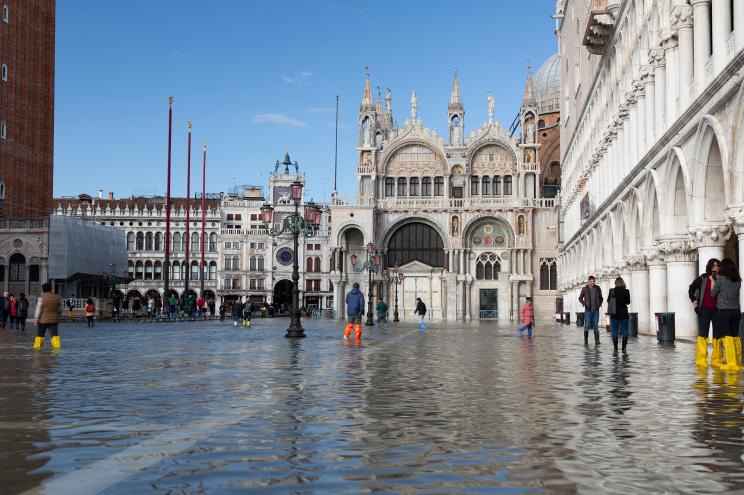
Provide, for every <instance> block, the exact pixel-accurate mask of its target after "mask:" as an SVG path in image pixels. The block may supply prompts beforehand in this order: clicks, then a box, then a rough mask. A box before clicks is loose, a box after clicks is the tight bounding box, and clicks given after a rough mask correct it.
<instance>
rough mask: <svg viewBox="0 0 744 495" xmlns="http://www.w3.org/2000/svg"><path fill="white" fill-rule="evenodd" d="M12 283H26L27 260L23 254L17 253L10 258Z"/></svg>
mask: <svg viewBox="0 0 744 495" xmlns="http://www.w3.org/2000/svg"><path fill="white" fill-rule="evenodd" d="M9 262H10V281H11V282H25V281H26V258H25V257H24V256H23V255H22V254H21V253H15V254H14V255H13V256H11V257H10V260H9Z"/></svg>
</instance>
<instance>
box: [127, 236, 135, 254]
mask: <svg viewBox="0 0 744 495" xmlns="http://www.w3.org/2000/svg"><path fill="white" fill-rule="evenodd" d="M127 251H134V232H129V233H127Z"/></svg>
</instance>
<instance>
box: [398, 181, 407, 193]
mask: <svg viewBox="0 0 744 495" xmlns="http://www.w3.org/2000/svg"><path fill="white" fill-rule="evenodd" d="M405 195H406V179H405V178H404V177H399V178H398V196H405Z"/></svg>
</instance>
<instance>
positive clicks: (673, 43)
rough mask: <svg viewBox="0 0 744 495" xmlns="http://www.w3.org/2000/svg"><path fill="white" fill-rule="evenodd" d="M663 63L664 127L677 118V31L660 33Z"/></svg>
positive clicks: (678, 82) (678, 83)
mask: <svg viewBox="0 0 744 495" xmlns="http://www.w3.org/2000/svg"><path fill="white" fill-rule="evenodd" d="M662 39H663V41H662V45H663V47H664V65H666V84H665V85H664V87H665V88H666V105H664V112H665V118H664V122H665V123H666V128H668V127H669V126H671V125H672V123H673V122H674V121H675V120H676V118H677V96H678V95H679V85H680V81H679V70H678V69H677V33H675V32H673V31H668V32H666V33H663V34H662Z"/></svg>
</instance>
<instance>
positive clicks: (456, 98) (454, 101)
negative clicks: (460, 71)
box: [449, 69, 463, 112]
mask: <svg viewBox="0 0 744 495" xmlns="http://www.w3.org/2000/svg"><path fill="white" fill-rule="evenodd" d="M458 110H459V111H462V110H463V108H462V97H461V96H460V83H459V82H458V80H457V69H455V79H454V81H453V82H452V92H451V93H450V101H449V111H450V112H456V111H458Z"/></svg>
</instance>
